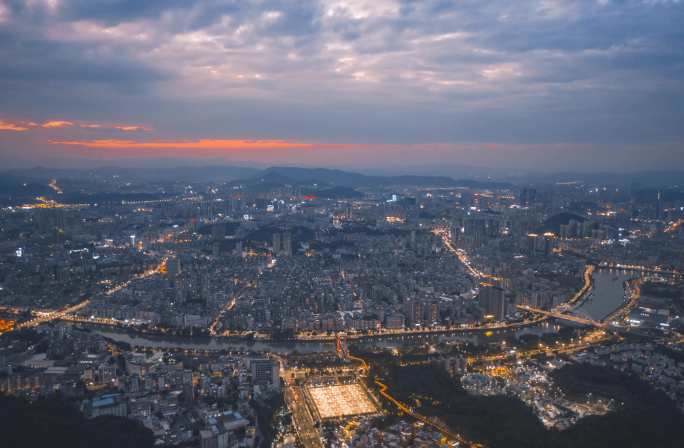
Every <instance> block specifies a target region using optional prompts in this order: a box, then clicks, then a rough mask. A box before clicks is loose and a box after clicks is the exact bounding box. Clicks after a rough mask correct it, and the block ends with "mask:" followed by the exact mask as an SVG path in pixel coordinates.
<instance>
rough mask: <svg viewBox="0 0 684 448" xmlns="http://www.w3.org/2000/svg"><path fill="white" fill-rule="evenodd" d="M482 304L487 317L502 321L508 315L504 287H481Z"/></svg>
mask: <svg viewBox="0 0 684 448" xmlns="http://www.w3.org/2000/svg"><path fill="white" fill-rule="evenodd" d="M480 306H481V307H482V309H483V310H484V315H485V318H487V319H493V320H496V321H500V320H503V319H504V316H505V315H506V298H505V296H504V290H503V288H500V287H498V286H485V287H483V288H481V289H480Z"/></svg>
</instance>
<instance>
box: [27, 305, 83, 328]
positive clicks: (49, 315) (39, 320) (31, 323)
mask: <svg viewBox="0 0 684 448" xmlns="http://www.w3.org/2000/svg"><path fill="white" fill-rule="evenodd" d="M89 304H90V300H88V299H86V300H84V301H82V302H80V303H77V304H76V305H72V306H70V307H67V308H62V309H59V310H56V311H46V312H43V313H41V315H39V316H38V317H35V318H33V319H31V320H27V321H26V322H22V323H20V324H18V325H16V326H15V327H14V328H15V329H16V330H23V329H26V328H34V327H37V326H38V325H42V324H44V323H47V322H50V321H53V320H57V319H62V318H64V317H65V316H67V315H69V314H73V313H75V312H77V311H80V310H82V309H83V308H85V307H86V306H88V305H89Z"/></svg>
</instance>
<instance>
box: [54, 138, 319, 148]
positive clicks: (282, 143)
mask: <svg viewBox="0 0 684 448" xmlns="http://www.w3.org/2000/svg"><path fill="white" fill-rule="evenodd" d="M50 144H52V145H68V146H82V147H87V148H103V149H117V148H118V149H167V148H173V149H295V148H296V149H303V148H310V147H312V146H313V145H312V144H310V143H303V142H293V141H286V140H211V139H202V140H188V141H148V142H138V141H133V140H117V139H112V140H108V139H99V140H50Z"/></svg>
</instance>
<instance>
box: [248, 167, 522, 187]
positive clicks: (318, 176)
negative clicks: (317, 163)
mask: <svg viewBox="0 0 684 448" xmlns="http://www.w3.org/2000/svg"><path fill="white" fill-rule="evenodd" d="M247 181H248V183H257V184H258V183H262V184H268V185H271V184H289V185H314V184H317V185H320V186H330V187H348V188H357V187H389V186H393V185H414V186H423V187H471V188H507V187H510V186H511V184H510V183H507V182H489V181H478V180H473V179H461V180H456V179H453V178H451V177H446V176H410V175H403V176H373V175H367V174H360V173H355V172H351V171H342V170H335V169H326V168H299V167H271V168H268V169H266V170H264V171H262V172H261V173H259V174H258V175H257V176H255V177H253V178H251V179H248V180H247ZM242 182H244V181H242Z"/></svg>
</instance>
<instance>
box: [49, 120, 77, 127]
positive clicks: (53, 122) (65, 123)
mask: <svg viewBox="0 0 684 448" xmlns="http://www.w3.org/2000/svg"><path fill="white" fill-rule="evenodd" d="M73 125H74V123H73V122H71V121H66V120H51V121H46V122H45V123H43V124H42V125H41V127H44V128H48V129H53V128H68V127H71V126H73Z"/></svg>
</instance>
